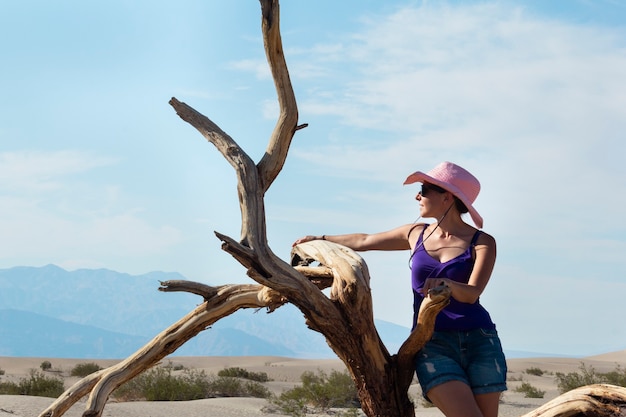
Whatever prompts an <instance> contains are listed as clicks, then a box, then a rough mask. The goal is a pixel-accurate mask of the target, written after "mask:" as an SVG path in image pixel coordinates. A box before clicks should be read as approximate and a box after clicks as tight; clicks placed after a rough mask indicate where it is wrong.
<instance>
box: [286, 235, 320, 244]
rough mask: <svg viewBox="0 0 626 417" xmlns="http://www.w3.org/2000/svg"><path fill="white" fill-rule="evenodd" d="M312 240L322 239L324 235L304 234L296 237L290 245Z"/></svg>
mask: <svg viewBox="0 0 626 417" xmlns="http://www.w3.org/2000/svg"><path fill="white" fill-rule="evenodd" d="M312 240H324V236H313V235H306V236H304V237H301V238H300V239H297V240H296V241H295V242H293V244H292V245H291V246H292V247H293V246H296V245H299V244H300V243H304V242H310V241H312Z"/></svg>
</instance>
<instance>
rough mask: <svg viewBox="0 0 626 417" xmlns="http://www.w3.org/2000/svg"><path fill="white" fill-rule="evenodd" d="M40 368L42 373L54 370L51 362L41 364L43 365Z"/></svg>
mask: <svg viewBox="0 0 626 417" xmlns="http://www.w3.org/2000/svg"><path fill="white" fill-rule="evenodd" d="M39 367H40V368H41V370H42V371H49V370H50V369H52V364H51V363H50V361H43V362H41V365H39Z"/></svg>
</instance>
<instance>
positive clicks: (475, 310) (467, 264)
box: [411, 225, 496, 331]
mask: <svg viewBox="0 0 626 417" xmlns="http://www.w3.org/2000/svg"><path fill="white" fill-rule="evenodd" d="M426 227H428V225H424V229H422V232H421V233H420V236H419V239H418V240H417V244H416V246H415V247H416V248H417V250H416V251H415V252H414V253H413V256H412V258H411V285H412V287H413V328H415V325H416V323H417V313H418V312H419V308H420V305H421V304H422V300H423V299H424V296H422V294H421V293H419V292H418V290H421V289H422V287H423V286H424V282H425V281H426V279H427V278H448V279H451V280H454V281H457V282H462V283H464V284H467V282H468V281H469V277H470V275H471V273H472V269H473V267H474V259H473V256H472V252H473V248H474V246H475V245H476V241H477V240H478V236H479V235H480V233H481V232H480V230H478V231H476V233H475V234H474V237H473V238H472V242H471V244H470V246H469V247H468V248H467V249H466V250H465V252H463V253H462V254H460V255H459V256H457V257H456V258H453V259H450V260H449V261H447V262H439V261H438V260H436V259H434V258H433V257H432V256H430V255H429V254H428V252H426V250H425V249H424V245H423V243H422V239H423V238H424V230H426ZM495 327H496V326H495V324H494V323H493V321H492V320H491V317H490V316H489V313H488V312H487V310H485V308H484V307H483V306H482V305H481V304H480V301H479V300H477V301H476V302H475V303H473V304H468V303H462V302H460V301H457V300H455V299H454V298H452V297H451V298H450V304H449V305H448V306H446V307H445V308H444V309H443V310H442V311H441V313H439V314H438V315H437V319H436V321H435V330H436V331H447V330H472V329H478V328H482V329H495Z"/></svg>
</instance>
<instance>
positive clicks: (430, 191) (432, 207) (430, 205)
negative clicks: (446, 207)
mask: <svg viewBox="0 0 626 417" xmlns="http://www.w3.org/2000/svg"><path fill="white" fill-rule="evenodd" d="M446 193H447V191H446V190H444V189H443V188H441V187H438V186H436V185H433V184H429V183H427V182H425V183H423V184H422V189H421V190H420V191H419V192H418V193H417V195H416V196H415V199H416V200H417V201H419V203H420V216H422V217H437V216H439V215H440V213H439V211H440V210H439V208H443V204H442V203H443V198H444V196H445V195H446Z"/></svg>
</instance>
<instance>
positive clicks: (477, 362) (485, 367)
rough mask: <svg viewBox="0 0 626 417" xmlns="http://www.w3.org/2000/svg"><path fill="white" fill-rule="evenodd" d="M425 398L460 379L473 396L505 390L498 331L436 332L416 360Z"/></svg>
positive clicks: (504, 368) (505, 368)
mask: <svg viewBox="0 0 626 417" xmlns="http://www.w3.org/2000/svg"><path fill="white" fill-rule="evenodd" d="M415 371H416V372H417V379H418V380H419V382H420V385H421V386H422V393H423V394H424V396H425V397H426V394H427V393H428V391H430V390H431V389H432V388H434V387H435V386H437V385H439V384H443V383H444V382H449V381H461V382H464V383H466V384H467V385H469V387H470V388H471V390H472V392H473V393H474V395H479V394H488V393H492V392H502V391H506V389H507V388H506V372H507V367H506V359H505V358H504V353H503V352H502V345H501V343H500V338H499V337H498V332H497V331H496V330H495V329H493V330H487V329H475V330H470V331H442V332H435V333H434V334H433V337H432V339H431V340H430V341H429V342H428V343H426V345H425V346H424V347H423V348H422V350H420V351H419V353H418V354H417V357H416V360H415Z"/></svg>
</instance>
